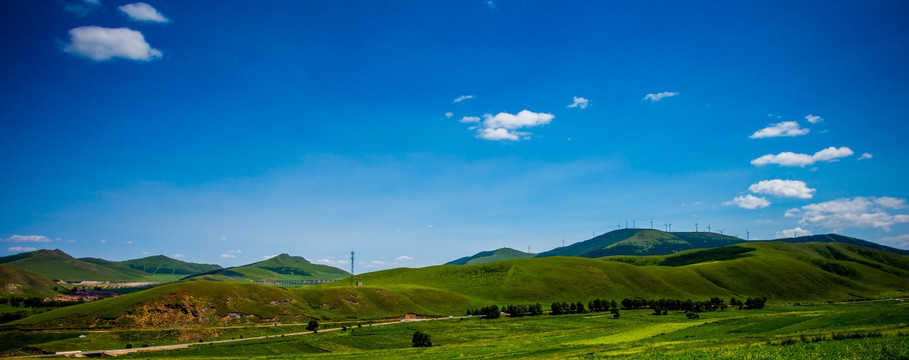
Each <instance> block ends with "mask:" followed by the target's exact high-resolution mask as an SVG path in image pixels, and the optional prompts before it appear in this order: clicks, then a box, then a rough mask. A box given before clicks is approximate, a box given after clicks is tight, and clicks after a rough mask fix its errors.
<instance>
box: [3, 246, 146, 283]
mask: <svg viewBox="0 0 909 360" xmlns="http://www.w3.org/2000/svg"><path fill="white" fill-rule="evenodd" d="M0 264H3V265H7V266H11V267H14V268H17V269H24V270H29V271H34V272H36V273H39V274H41V275H44V276H46V277H48V278H51V279H60V280H96V281H134V280H136V279H138V278H142V277H143V276H144V275H145V273H142V272H139V271H137V270H132V269H128V268H125V267H123V266H119V265H118V264H117V263H114V262H111V261H107V260H103V259H93V258H87V259H76V258H73V257H72V256H70V255H69V254H67V253H65V252H63V251H61V250H60V249H55V250H36V251H32V252H27V253H21V254H16V255H11V256H5V257H0Z"/></svg>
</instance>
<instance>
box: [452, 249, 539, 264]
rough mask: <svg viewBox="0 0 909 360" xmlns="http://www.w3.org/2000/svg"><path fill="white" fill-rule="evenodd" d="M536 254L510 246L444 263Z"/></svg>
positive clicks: (525, 256) (528, 256) (501, 258)
mask: <svg viewBox="0 0 909 360" xmlns="http://www.w3.org/2000/svg"><path fill="white" fill-rule="evenodd" d="M536 255H537V254H533V253H526V252H523V251H518V250H515V249H512V248H501V249H498V250H492V251H483V252H479V253H476V254H474V255H473V256H465V257H462V258H460V259H457V260H454V261H451V262H448V263H446V264H445V265H472V264H483V263H488V262H493V261H499V260H508V259H524V258H532V257H534V256H536Z"/></svg>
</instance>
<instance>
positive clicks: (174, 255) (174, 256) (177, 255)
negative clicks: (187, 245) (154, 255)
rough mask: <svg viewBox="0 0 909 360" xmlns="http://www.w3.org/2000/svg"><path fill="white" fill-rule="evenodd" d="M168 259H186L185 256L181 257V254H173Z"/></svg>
mask: <svg viewBox="0 0 909 360" xmlns="http://www.w3.org/2000/svg"><path fill="white" fill-rule="evenodd" d="M170 257H172V258H174V259H182V258H184V257H186V256H185V255H183V254H173V255H171V256H170Z"/></svg>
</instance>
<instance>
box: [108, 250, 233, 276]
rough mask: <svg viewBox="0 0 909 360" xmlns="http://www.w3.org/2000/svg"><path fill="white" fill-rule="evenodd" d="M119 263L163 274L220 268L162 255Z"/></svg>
mask: <svg viewBox="0 0 909 360" xmlns="http://www.w3.org/2000/svg"><path fill="white" fill-rule="evenodd" d="M120 264H123V265H126V266H127V267H129V268H130V269H135V270H139V271H144V272H146V273H149V274H165V275H192V274H199V273H204V272H210V271H215V270H218V269H221V268H222V267H221V265H215V264H196V263H190V262H185V261H180V260H176V259H171V258H169V257H167V256H164V255H155V256H149V257H144V258H141V259H134V260H126V261H121V262H120Z"/></svg>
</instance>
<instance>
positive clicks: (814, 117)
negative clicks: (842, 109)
mask: <svg viewBox="0 0 909 360" xmlns="http://www.w3.org/2000/svg"><path fill="white" fill-rule="evenodd" d="M805 120H807V121H808V122H810V123H812V124H817V123H819V122H821V121H824V118H822V117H820V116H817V115H814V114H808V115H805ZM834 122H836V121H834Z"/></svg>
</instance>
